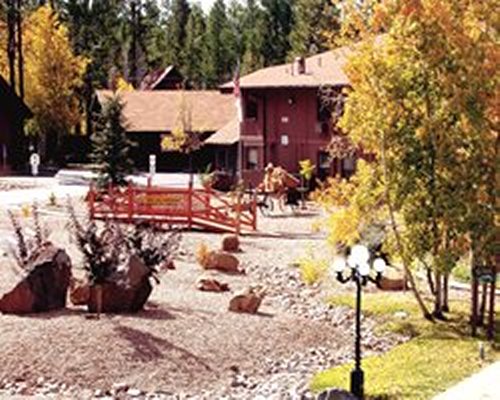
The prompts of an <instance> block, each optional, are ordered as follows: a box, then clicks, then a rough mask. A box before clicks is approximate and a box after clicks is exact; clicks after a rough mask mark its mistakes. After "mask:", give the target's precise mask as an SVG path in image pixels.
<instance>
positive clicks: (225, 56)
mask: <svg viewBox="0 0 500 400" xmlns="http://www.w3.org/2000/svg"><path fill="white" fill-rule="evenodd" d="M233 40H234V34H233V32H232V31H231V29H230V26H229V24H228V18H227V14H226V6H225V4H224V0H216V1H215V3H214V4H213V6H212V9H211V10H210V13H209V15H208V22H207V34H206V50H205V53H206V54H205V57H204V60H205V62H204V76H205V81H206V83H207V85H208V86H209V87H214V86H216V85H218V84H220V83H221V82H224V81H225V80H229V79H230V78H231V75H232V69H233V67H234V58H232V57H234V53H233V52H232V49H231V44H232V43H231V41H233ZM233 43H234V42H233Z"/></svg>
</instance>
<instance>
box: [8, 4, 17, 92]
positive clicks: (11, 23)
mask: <svg viewBox="0 0 500 400" xmlns="http://www.w3.org/2000/svg"><path fill="white" fill-rule="evenodd" d="M14 1H15V0H8V2H7V31H8V32H7V57H8V59H9V80H10V86H11V88H12V90H14V91H15V90H16V11H15V3H14Z"/></svg>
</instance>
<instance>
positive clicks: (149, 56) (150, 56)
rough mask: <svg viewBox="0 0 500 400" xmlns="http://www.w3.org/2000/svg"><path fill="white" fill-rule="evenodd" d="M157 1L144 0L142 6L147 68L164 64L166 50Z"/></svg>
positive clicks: (151, 68)
mask: <svg viewBox="0 0 500 400" xmlns="http://www.w3.org/2000/svg"><path fill="white" fill-rule="evenodd" d="M157 3H158V2H157V0H144V1H143V6H142V28H143V30H144V32H143V38H144V51H145V58H146V59H145V62H146V66H147V69H148V70H153V69H157V68H160V67H162V66H164V65H163V63H164V58H165V54H166V52H167V41H166V38H165V32H164V26H163V21H162V12H161V9H160V8H159V7H158V4H157Z"/></svg>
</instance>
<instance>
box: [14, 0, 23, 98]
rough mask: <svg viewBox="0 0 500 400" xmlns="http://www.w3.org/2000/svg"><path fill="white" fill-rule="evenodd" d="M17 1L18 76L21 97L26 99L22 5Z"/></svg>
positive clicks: (19, 0)
mask: <svg viewBox="0 0 500 400" xmlns="http://www.w3.org/2000/svg"><path fill="white" fill-rule="evenodd" d="M21 3H22V2H21V0H17V19H16V23H17V58H18V61H17V71H18V72H17V75H18V78H19V97H20V98H21V99H24V57H23V28H22V25H23V22H22V14H21V13H22V4H21Z"/></svg>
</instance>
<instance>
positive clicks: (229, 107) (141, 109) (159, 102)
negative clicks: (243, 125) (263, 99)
mask: <svg viewBox="0 0 500 400" xmlns="http://www.w3.org/2000/svg"><path fill="white" fill-rule="evenodd" d="M111 96H112V92H111V91H109V90H99V91H97V97H98V100H99V102H100V103H101V104H102V103H103V102H104V101H105V99H106V98H107V97H111ZM121 97H122V100H123V102H124V104H125V107H124V110H123V112H124V116H125V118H126V120H127V123H128V125H129V126H128V128H127V131H128V132H171V131H172V130H173V129H174V128H175V127H178V126H179V124H180V122H179V121H180V120H181V114H182V109H183V106H182V104H185V106H184V110H186V113H187V114H188V115H190V118H189V119H190V120H191V130H192V131H193V132H216V131H218V130H219V129H221V128H222V127H223V126H225V125H226V124H227V123H228V122H229V121H230V120H232V119H233V118H235V115H236V107H235V105H234V96H232V95H226V94H221V93H220V92H219V91H216V90H202V91H194V90H193V91H182V90H179V91H171V90H158V91H132V92H122V93H121Z"/></svg>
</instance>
